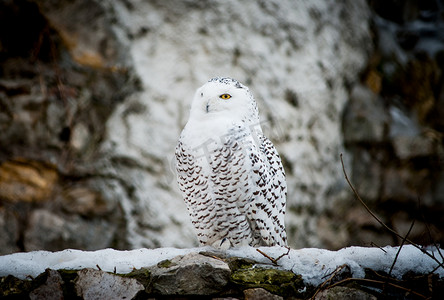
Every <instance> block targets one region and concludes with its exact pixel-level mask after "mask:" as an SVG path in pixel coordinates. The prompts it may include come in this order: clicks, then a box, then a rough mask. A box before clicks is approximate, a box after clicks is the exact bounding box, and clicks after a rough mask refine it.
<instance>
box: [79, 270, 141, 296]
mask: <svg viewBox="0 0 444 300" xmlns="http://www.w3.org/2000/svg"><path fill="white" fill-rule="evenodd" d="M77 274H78V278H77V279H76V281H75V288H76V291H77V295H78V296H80V297H83V299H84V300H93V299H110V300H113V299H116V300H117V299H119V300H120V299H133V298H134V297H135V296H136V294H137V293H138V292H139V291H142V290H144V287H143V285H142V284H140V283H139V282H138V281H137V280H136V279H132V278H123V277H121V276H117V275H111V274H108V273H106V272H103V271H98V270H94V269H83V270H81V271H79V272H77Z"/></svg>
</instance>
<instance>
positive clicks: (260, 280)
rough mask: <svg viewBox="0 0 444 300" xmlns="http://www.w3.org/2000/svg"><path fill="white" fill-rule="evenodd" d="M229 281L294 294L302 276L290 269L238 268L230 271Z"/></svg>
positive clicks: (300, 284)
mask: <svg viewBox="0 0 444 300" xmlns="http://www.w3.org/2000/svg"><path fill="white" fill-rule="evenodd" d="M231 281H232V283H234V284H235V285H237V286H238V287H241V288H243V289H245V288H257V287H260V288H264V289H266V290H267V291H269V292H271V293H274V294H278V295H282V296H288V295H295V294H298V290H299V289H301V288H302V287H303V282H302V277H301V276H300V275H296V274H294V273H293V272H291V271H286V270H279V269H268V268H240V269H237V270H235V271H233V272H232V274H231Z"/></svg>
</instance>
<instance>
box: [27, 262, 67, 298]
mask: <svg viewBox="0 0 444 300" xmlns="http://www.w3.org/2000/svg"><path fill="white" fill-rule="evenodd" d="M44 275H45V276H46V281H45V283H44V284H43V285H41V286H39V287H38V288H36V289H34V290H33V291H32V292H31V293H30V294H29V298H31V300H63V299H65V298H64V296H63V284H64V282H63V279H62V277H61V276H60V274H59V273H58V272H57V271H55V270H49V269H48V270H46V272H45V274H44Z"/></svg>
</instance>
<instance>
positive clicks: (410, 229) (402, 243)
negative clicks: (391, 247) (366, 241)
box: [389, 220, 415, 276]
mask: <svg viewBox="0 0 444 300" xmlns="http://www.w3.org/2000/svg"><path fill="white" fill-rule="evenodd" d="M413 225H415V220H413V222H412V225H410V228H409V231H408V232H407V234H406V235H405V237H404V238H403V239H402V242H401V245H400V246H399V249H398V251H397V252H396V255H395V259H394V260H393V263H392V266H391V267H390V271H389V276H391V275H392V271H393V267H394V266H395V264H396V261H397V260H398V256H399V253H400V252H401V249H402V246H404V243H405V240H406V239H407V237H408V236H409V234H410V232H411V231H412V228H413Z"/></svg>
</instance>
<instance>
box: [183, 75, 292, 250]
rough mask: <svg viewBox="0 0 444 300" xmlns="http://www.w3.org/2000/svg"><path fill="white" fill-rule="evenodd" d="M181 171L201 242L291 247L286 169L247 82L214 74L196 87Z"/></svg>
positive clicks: (220, 245)
mask: <svg viewBox="0 0 444 300" xmlns="http://www.w3.org/2000/svg"><path fill="white" fill-rule="evenodd" d="M176 170H177V180H178V183H179V188H180V190H181V192H182V194H183V197H184V199H185V203H186V205H187V209H188V212H189V214H190V216H191V221H192V223H193V225H194V227H195V229H196V232H197V237H198V239H199V243H200V245H201V246H204V245H210V246H213V247H216V248H220V249H228V248H230V247H239V246H246V245H250V246H274V245H279V246H286V245H287V236H286V233H285V224H284V215H285V199H286V194H287V185H286V182H285V173H284V169H283V167H282V163H281V159H280V157H279V154H278V153H277V151H276V149H275V148H274V146H273V144H272V143H271V142H270V140H269V139H268V138H266V137H265V136H264V135H263V133H262V129H261V126H260V121H259V112H258V108H257V104H256V101H255V100H254V98H253V95H252V94H251V93H250V91H249V89H248V88H247V87H246V86H244V85H243V84H241V83H239V82H238V81H236V80H234V79H231V78H213V79H211V80H210V81H208V82H207V83H206V84H204V85H203V86H202V87H201V88H199V89H198V90H197V91H196V94H195V96H194V99H193V102H192V104H191V110H190V117H189V120H188V122H187V124H186V125H185V128H184V129H183V131H182V133H181V135H180V137H179V142H178V144H177V147H176Z"/></svg>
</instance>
